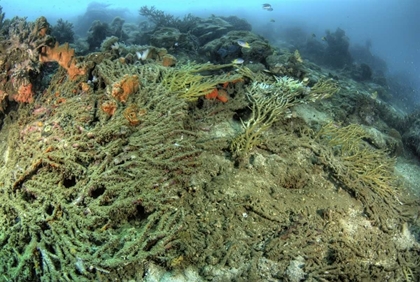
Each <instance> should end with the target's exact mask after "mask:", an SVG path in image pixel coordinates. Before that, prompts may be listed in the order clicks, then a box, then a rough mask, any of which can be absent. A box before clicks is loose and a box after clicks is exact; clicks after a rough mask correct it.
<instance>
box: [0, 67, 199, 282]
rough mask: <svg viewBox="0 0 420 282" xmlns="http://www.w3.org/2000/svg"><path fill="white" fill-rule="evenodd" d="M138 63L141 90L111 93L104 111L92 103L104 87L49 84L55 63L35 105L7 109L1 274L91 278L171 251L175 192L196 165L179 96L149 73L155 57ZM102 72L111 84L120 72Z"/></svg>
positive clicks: (178, 217)
mask: <svg viewBox="0 0 420 282" xmlns="http://www.w3.org/2000/svg"><path fill="white" fill-rule="evenodd" d="M118 64H119V63H116V62H104V65H102V68H101V70H100V71H99V75H101V79H104V77H105V75H104V74H105V73H107V74H110V73H108V72H107V71H106V70H105V69H107V68H106V66H108V67H109V66H114V67H117V66H119V65H118ZM119 68H120V69H124V68H125V67H122V66H119ZM139 69H140V70H139V72H138V73H139V74H142V75H143V74H144V77H143V79H144V80H142V91H140V92H136V95H130V96H129V98H128V99H127V101H126V103H125V104H124V103H120V104H119V109H118V110H117V111H116V112H115V113H114V114H113V115H112V118H103V117H101V111H102V110H101V109H98V108H97V107H98V101H100V99H102V97H103V96H104V95H106V94H105V92H106V87H105V88H104V89H99V90H98V91H97V92H96V93H94V92H89V93H90V94H89V95H86V93H85V92H83V90H82V88H83V87H82V86H80V87H81V88H79V86H78V85H79V83H77V82H74V81H71V80H68V81H67V82H66V83H65V84H61V86H62V87H67V90H64V89H61V90H60V91H62V92H57V91H56V90H54V89H56V87H57V85H60V83H59V82H60V81H61V80H62V77H63V74H62V73H57V74H56V75H55V76H54V78H53V81H52V82H51V86H50V87H51V88H52V89H51V90H49V91H47V92H46V94H50V96H43V97H41V99H42V104H41V105H42V106H39V105H38V106H37V107H39V109H38V108H37V109H36V112H35V111H33V110H32V106H28V107H21V108H20V109H19V110H18V112H17V113H16V114H17V115H16V116H14V118H11V117H12V116H13V115H12V114H11V115H9V118H6V120H5V124H4V126H3V128H2V130H8V131H9V134H8V137H6V136H5V135H2V136H3V137H2V139H3V140H2V141H3V142H4V143H3V144H7V145H6V147H5V148H3V149H5V151H7V152H9V154H8V155H7V156H6V157H5V158H4V159H2V160H1V162H2V168H1V169H0V175H1V179H2V185H3V186H4V187H5V191H6V192H5V193H4V194H3V196H2V201H3V200H4V201H5V202H4V205H3V206H2V208H1V210H2V214H5V215H8V216H6V217H5V218H2V219H1V227H0V229H1V231H0V232H1V233H2V234H4V236H2V237H1V240H0V244H1V246H2V249H1V251H0V256H1V257H4V258H7V259H6V261H5V263H3V264H1V266H0V267H1V270H0V271H1V272H2V273H3V274H4V275H5V276H4V277H6V279H8V280H13V279H18V278H19V279H24V280H32V281H35V280H38V279H40V280H55V281H59V280H61V279H63V275H64V279H67V280H78V281H91V280H92V279H99V278H100V277H102V276H103V275H116V273H119V272H121V271H123V269H124V268H125V269H130V267H131V266H132V265H134V264H139V263H142V262H144V261H145V260H156V261H159V262H160V263H163V264H165V263H169V261H170V260H171V256H170V255H169V253H170V249H171V248H172V247H173V246H175V245H176V244H177V240H176V238H175V234H176V233H177V232H178V230H180V229H181V228H182V223H181V222H182V220H183V216H184V215H183V211H182V209H181V208H179V207H178V205H177V203H176V199H177V198H178V196H177V193H178V192H179V191H180V190H182V187H184V186H185V185H186V183H188V181H189V177H190V175H192V174H193V173H194V171H195V168H196V167H198V165H199V163H198V160H197V156H198V155H199V154H200V153H201V150H200V149H199V147H197V146H196V145H194V143H195V142H194V140H195V139H196V136H195V134H194V133H192V132H189V131H188V130H185V129H184V120H185V117H186V116H187V115H186V109H187V107H186V104H185V102H184V100H182V99H179V98H178V97H177V96H176V95H171V93H169V92H168V90H167V89H166V88H165V87H163V86H162V85H159V84H157V83H155V82H156V81H155V79H156V77H155V75H156V73H155V72H154V71H153V70H158V69H159V67H157V68H154V67H152V66H144V67H143V68H142V67H140V68H139ZM108 71H109V69H108ZM125 71H126V72H127V75H132V72H130V71H129V70H128V69H125ZM64 75H65V74H64ZM147 77H149V79H147ZM108 78H109V80H106V81H105V80H102V81H103V83H105V85H106V86H110V87H111V86H112V84H113V83H114V82H113V81H114V79H117V80H118V79H119V78H120V77H119V76H115V77H113V76H111V75H110V76H108ZM73 89H77V91H81V93H82V94H81V95H80V96H75V95H74V94H73ZM88 91H91V90H88ZM56 93H62V94H63V96H61V95H57V94H56ZM83 93H84V94H83ZM151 93H153V95H152V94H151ZM48 108H53V109H54V111H50V110H48ZM126 109H130V111H131V112H130V115H129V117H132V114H133V113H134V114H135V115H136V117H137V118H139V122H138V123H133V122H132V120H130V119H129V118H128V117H127V115H126V114H124V111H125V110H126ZM35 113H36V114H35ZM38 113H40V114H38ZM20 124H22V126H19V125H20ZM105 125H106V126H105ZM16 229H19V230H20V232H14V231H13V230H16ZM121 238H123V241H121ZM6 246H7V247H6ZM168 251H169V253H168ZM163 253H165V256H164V257H165V258H163V257H162V256H161V255H162V254H163ZM30 269H32V270H33V271H29V270H30Z"/></svg>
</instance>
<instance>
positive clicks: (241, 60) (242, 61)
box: [232, 58, 244, 65]
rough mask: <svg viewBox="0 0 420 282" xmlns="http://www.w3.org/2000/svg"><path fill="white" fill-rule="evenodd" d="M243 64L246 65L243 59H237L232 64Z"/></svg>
mask: <svg viewBox="0 0 420 282" xmlns="http://www.w3.org/2000/svg"><path fill="white" fill-rule="evenodd" d="M243 63H244V59H242V58H237V59H235V60H233V61H232V64H234V65H242V64H243Z"/></svg>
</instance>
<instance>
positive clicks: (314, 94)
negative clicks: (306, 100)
mask: <svg viewBox="0 0 420 282" xmlns="http://www.w3.org/2000/svg"><path fill="white" fill-rule="evenodd" d="M338 91H340V87H339V86H338V85H337V83H336V82H334V80H332V79H324V78H321V79H320V80H319V81H318V82H317V83H316V84H315V85H314V86H313V87H312V88H311V100H312V101H313V102H315V101H316V100H319V99H325V98H329V97H331V96H332V95H334V94H336V93H337V92H338Z"/></svg>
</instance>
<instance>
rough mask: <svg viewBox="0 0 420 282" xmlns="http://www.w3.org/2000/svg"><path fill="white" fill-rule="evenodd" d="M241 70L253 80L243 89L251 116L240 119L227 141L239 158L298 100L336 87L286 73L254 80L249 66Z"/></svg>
mask: <svg viewBox="0 0 420 282" xmlns="http://www.w3.org/2000/svg"><path fill="white" fill-rule="evenodd" d="M242 73H243V74H244V75H245V76H247V77H249V78H252V79H253V80H254V82H253V83H252V84H251V85H250V86H248V88H247V92H246V96H247V98H248V99H249V101H250V104H251V106H250V108H251V117H250V118H249V119H248V120H247V121H241V122H242V130H241V132H240V133H239V134H238V135H237V136H236V137H235V138H234V139H233V140H232V142H231V145H230V150H231V152H232V153H233V154H234V156H236V157H238V158H243V157H245V156H246V155H247V154H248V153H249V152H250V151H251V149H252V148H254V147H255V146H258V145H260V144H261V143H262V142H263V134H264V132H266V131H267V130H268V129H269V128H270V127H271V126H272V125H273V124H274V123H275V122H276V121H278V120H280V119H281V118H282V117H284V115H285V111H286V110H287V109H288V108H290V107H292V106H294V105H297V104H299V103H307V102H309V101H311V102H315V101H317V100H319V99H324V98H328V97H330V96H332V95H334V94H335V93H336V92H337V91H338V87H337V86H336V85H335V84H334V83H333V82H332V81H327V82H324V81H320V82H318V83H317V84H315V85H314V86H313V88H312V89H311V88H309V87H306V86H305V85H304V84H303V83H302V82H300V81H298V80H295V79H293V78H289V77H286V76H284V77H280V78H277V77H275V81H272V80H263V81H256V80H255V79H256V78H257V76H256V75H254V74H253V73H252V72H251V71H250V70H243V71H242ZM312 90H314V91H312Z"/></svg>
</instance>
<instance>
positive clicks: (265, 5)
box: [262, 3, 273, 12]
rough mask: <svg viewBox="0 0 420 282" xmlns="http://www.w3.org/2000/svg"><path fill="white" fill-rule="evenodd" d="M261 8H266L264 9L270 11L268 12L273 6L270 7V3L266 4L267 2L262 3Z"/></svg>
mask: <svg viewBox="0 0 420 282" xmlns="http://www.w3.org/2000/svg"><path fill="white" fill-rule="evenodd" d="M262 8H263V9H264V10H266V11H270V12H271V11H272V10H273V7H271V5H270V4H268V3H266V4H263V5H262Z"/></svg>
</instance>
